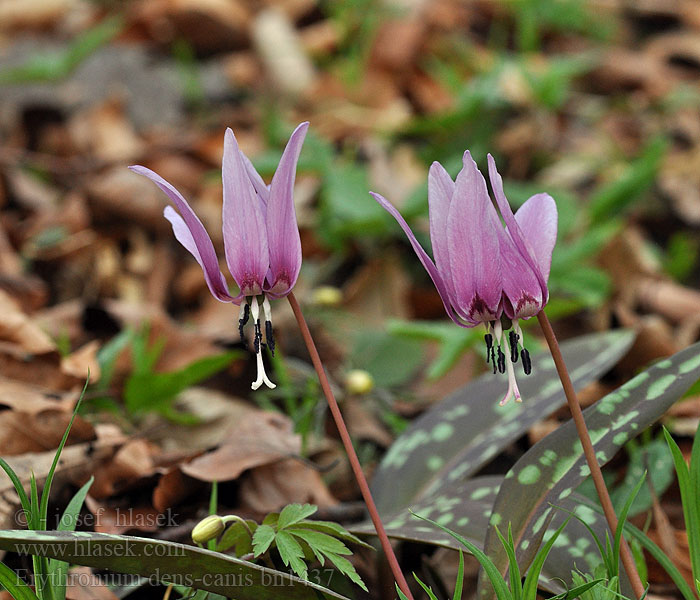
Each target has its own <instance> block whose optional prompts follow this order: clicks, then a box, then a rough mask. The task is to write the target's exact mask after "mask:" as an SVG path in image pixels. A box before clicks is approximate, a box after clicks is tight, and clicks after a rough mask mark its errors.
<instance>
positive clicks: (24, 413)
mask: <svg viewBox="0 0 700 600" xmlns="http://www.w3.org/2000/svg"><path fill="white" fill-rule="evenodd" d="M78 396H79V394H78V392H69V393H67V394H63V395H58V394H56V393H55V392H49V391H47V390H45V389H44V390H42V389H39V388H36V387H34V386H30V385H28V384H26V383H21V382H18V381H11V380H8V379H5V378H0V405H1V406H2V407H3V409H4V410H2V411H0V454H2V455H3V456H14V455H18V454H24V453H25V452H41V451H44V450H50V449H51V448H56V447H57V446H58V444H59V442H60V441H61V438H62V437H63V432H64V431H65V430H66V427H67V426H68V423H69V422H70V419H71V416H72V414H73V408H74V406H75V402H76V401H77V399H78ZM94 437H95V430H94V429H93V427H92V425H90V424H89V423H88V422H87V421H85V420H84V419H82V418H81V417H79V416H77V417H76V418H75V422H74V423H73V428H72V429H71V434H70V436H69V438H68V444H75V443H77V442H82V441H87V440H92V439H94Z"/></svg>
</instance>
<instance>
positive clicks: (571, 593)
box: [550, 579, 605, 600]
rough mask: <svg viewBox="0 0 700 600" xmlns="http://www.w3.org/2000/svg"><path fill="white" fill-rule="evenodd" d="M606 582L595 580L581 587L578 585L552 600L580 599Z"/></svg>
mask: <svg viewBox="0 0 700 600" xmlns="http://www.w3.org/2000/svg"><path fill="white" fill-rule="evenodd" d="M604 581H605V580H604V579H594V580H593V581H587V582H586V583H582V584H581V585H577V586H576V587H574V588H571V589H570V590H568V591H566V592H564V593H563V594H558V595H557V596H554V597H552V598H550V600H573V599H574V598H578V597H579V596H581V594H583V593H584V592H587V591H588V590H590V589H591V588H592V587H595V586H596V585H598V584H599V583H603V582H604Z"/></svg>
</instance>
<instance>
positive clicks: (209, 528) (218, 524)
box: [192, 515, 226, 544]
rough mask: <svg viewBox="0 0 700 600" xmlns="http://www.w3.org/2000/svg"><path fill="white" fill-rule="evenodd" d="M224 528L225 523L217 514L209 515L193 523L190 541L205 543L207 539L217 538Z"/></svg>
mask: <svg viewBox="0 0 700 600" xmlns="http://www.w3.org/2000/svg"><path fill="white" fill-rule="evenodd" d="M224 529H226V524H225V523H224V520H223V519H222V518H221V517H220V516H219V515H209V516H208V517H207V518H206V519H203V520H201V521H200V522H199V523H197V525H195V527H194V529H193V530H192V541H193V542H194V543H195V544H206V543H207V542H208V541H209V540H214V539H216V538H218V537H219V536H220V535H221V534H222V533H223V531H224Z"/></svg>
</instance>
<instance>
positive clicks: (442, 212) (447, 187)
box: [428, 162, 455, 294]
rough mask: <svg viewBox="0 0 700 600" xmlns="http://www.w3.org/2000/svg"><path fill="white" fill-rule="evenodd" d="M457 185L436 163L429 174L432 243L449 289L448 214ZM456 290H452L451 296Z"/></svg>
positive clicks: (438, 264) (438, 267)
mask: <svg viewBox="0 0 700 600" xmlns="http://www.w3.org/2000/svg"><path fill="white" fill-rule="evenodd" d="M454 190H455V183H454V181H452V177H450V174H449V173H448V172H447V171H445V169H444V167H443V166H442V165H441V164H440V163H439V162H434V163H433V164H432V165H431V166H430V171H429V172H428V209H429V215H430V242H431V244H432V246H433V258H434V259H435V266H436V267H437V269H438V271H439V272H440V274H441V275H442V276H443V278H444V280H445V283H446V284H447V286H448V287H450V288H451V286H452V279H451V277H450V276H449V269H450V254H449V252H448V249H447V214H448V211H449V210H450V202H451V201H452V194H453V193H454ZM453 293H454V290H452V289H450V294H453Z"/></svg>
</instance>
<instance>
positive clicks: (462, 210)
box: [447, 151, 504, 322]
mask: <svg viewBox="0 0 700 600" xmlns="http://www.w3.org/2000/svg"><path fill="white" fill-rule="evenodd" d="M463 165H464V166H463V168H462V170H461V171H460V172H459V175H457V180H456V182H455V191H454V195H453V196H452V202H451V204H450V209H449V212H448V217H447V243H448V249H449V256H450V271H451V273H452V282H453V285H454V290H455V295H454V301H455V302H456V303H457V305H458V307H459V312H460V314H461V315H462V316H463V317H465V318H466V319H467V320H469V321H471V322H482V321H490V320H493V319H494V318H497V316H498V312H499V304H500V301H501V295H502V291H503V288H502V285H501V258H500V243H499V240H500V238H501V237H502V236H503V235H504V233H503V228H502V227H501V224H500V222H499V220H498V215H497V214H496V210H495V209H494V207H493V204H491V199H490V198H489V195H488V191H487V190H486V182H485V181H484V178H483V176H482V175H481V173H480V172H479V169H478V168H477V166H476V163H475V162H474V160H473V159H472V157H471V154H470V153H469V151H467V152H465V153H464V157H463Z"/></svg>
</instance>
